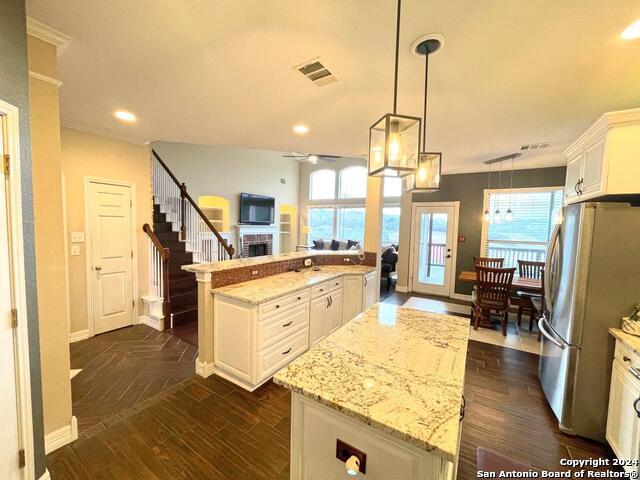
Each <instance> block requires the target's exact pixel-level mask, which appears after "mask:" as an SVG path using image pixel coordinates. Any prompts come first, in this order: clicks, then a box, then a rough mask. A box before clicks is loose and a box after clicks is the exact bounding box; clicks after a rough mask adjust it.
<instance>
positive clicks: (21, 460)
mask: <svg viewBox="0 0 640 480" xmlns="http://www.w3.org/2000/svg"><path fill="white" fill-rule="evenodd" d="M26 466H27V459H26V455H25V453H24V448H21V449H20V450H18V467H19V468H24V467H26Z"/></svg>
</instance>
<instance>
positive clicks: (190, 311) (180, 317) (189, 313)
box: [172, 307, 198, 327]
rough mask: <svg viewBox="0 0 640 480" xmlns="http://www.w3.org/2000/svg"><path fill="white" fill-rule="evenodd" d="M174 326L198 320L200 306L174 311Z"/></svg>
mask: <svg viewBox="0 0 640 480" xmlns="http://www.w3.org/2000/svg"><path fill="white" fill-rule="evenodd" d="M172 319H173V326H174V327H177V326H179V325H184V324H186V323H190V322H194V321H196V320H198V307H195V308H193V307H189V308H185V309H182V310H178V311H173V312H172Z"/></svg>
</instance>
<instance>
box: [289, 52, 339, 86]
mask: <svg viewBox="0 0 640 480" xmlns="http://www.w3.org/2000/svg"><path fill="white" fill-rule="evenodd" d="M293 69H294V70H297V71H298V73H300V74H301V75H303V76H304V77H305V78H307V79H309V80H310V81H311V83H313V84H314V85H315V86H316V87H324V86H325V85H329V84H330V83H334V82H337V81H338V79H337V78H336V77H335V76H334V75H333V73H331V71H330V70H329V69H328V68H327V67H325V66H324V65H323V64H322V62H320V60H318V59H317V58H314V59H313V60H309V61H308V62H305V63H303V64H302V65H298V66H296V67H293Z"/></svg>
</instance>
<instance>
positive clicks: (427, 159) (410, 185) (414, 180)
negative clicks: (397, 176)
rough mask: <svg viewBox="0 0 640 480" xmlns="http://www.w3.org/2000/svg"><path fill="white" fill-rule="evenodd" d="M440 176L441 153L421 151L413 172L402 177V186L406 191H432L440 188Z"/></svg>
mask: <svg viewBox="0 0 640 480" xmlns="http://www.w3.org/2000/svg"><path fill="white" fill-rule="evenodd" d="M441 176H442V153H441V152H422V153H420V155H419V157H418V167H417V168H416V170H415V172H414V173H413V174H412V175H409V176H407V177H405V178H404V179H403V180H404V185H403V188H404V190H405V191H406V192H415V191H420V192H434V191H436V190H439V189H440V178H441Z"/></svg>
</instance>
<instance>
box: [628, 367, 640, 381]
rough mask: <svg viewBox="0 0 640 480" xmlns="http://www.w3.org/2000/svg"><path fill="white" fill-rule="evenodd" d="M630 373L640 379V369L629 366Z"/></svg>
mask: <svg viewBox="0 0 640 480" xmlns="http://www.w3.org/2000/svg"><path fill="white" fill-rule="evenodd" d="M629 373H630V374H631V375H633V376H634V377H636V378H637V379H638V380H640V370H638V369H637V368H635V367H629Z"/></svg>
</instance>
